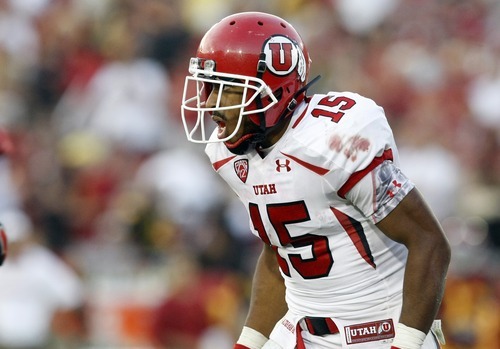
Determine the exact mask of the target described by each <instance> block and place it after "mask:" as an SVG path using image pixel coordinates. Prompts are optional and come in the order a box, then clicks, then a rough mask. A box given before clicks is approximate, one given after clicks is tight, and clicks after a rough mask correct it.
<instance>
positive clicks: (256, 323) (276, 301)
mask: <svg viewBox="0 0 500 349" xmlns="http://www.w3.org/2000/svg"><path fill="white" fill-rule="evenodd" d="M287 310H288V308H287V305H286V302H285V285H284V283H283V277H282V276H281V274H280V272H279V268H278V262H277V260H276V254H275V252H274V250H273V249H272V248H271V247H270V246H268V245H264V248H263V249H262V252H261V254H260V257H259V259H258V261H257V266H256V269H255V274H254V277H253V282H252V295H251V298H250V308H249V312H248V316H247V319H246V322H245V327H244V329H243V332H242V335H241V336H240V338H239V340H238V344H237V345H236V346H235V348H251V349H257V348H260V347H262V345H263V344H264V343H265V341H267V338H268V337H269V334H270V333H271V331H272V330H273V328H274V325H275V324H276V322H278V320H279V319H281V318H282V317H283V316H284V315H285V313H286V312H287Z"/></svg>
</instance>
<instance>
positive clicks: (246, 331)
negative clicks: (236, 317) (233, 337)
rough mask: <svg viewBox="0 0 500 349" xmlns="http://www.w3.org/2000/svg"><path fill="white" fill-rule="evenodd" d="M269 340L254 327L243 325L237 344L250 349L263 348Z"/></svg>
mask: <svg viewBox="0 0 500 349" xmlns="http://www.w3.org/2000/svg"><path fill="white" fill-rule="evenodd" d="M266 342H267V337H266V336H264V335H263V334H262V333H260V332H259V331H255V330H254V329H253V328H250V327H246V326H243V330H241V334H240V338H238V341H237V342H236V343H237V344H241V345H244V346H245V347H248V348H250V349H261V348H262V347H263V346H264V344H265V343H266Z"/></svg>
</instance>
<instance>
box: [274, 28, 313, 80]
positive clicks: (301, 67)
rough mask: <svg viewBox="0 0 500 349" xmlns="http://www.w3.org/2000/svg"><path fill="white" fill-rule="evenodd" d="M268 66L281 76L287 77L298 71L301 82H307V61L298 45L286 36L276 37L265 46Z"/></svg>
mask: <svg viewBox="0 0 500 349" xmlns="http://www.w3.org/2000/svg"><path fill="white" fill-rule="evenodd" d="M264 53H265V54H266V65H267V67H268V68H269V70H270V71H271V72H272V73H273V74H275V75H279V76H285V75H288V74H290V73H291V72H292V71H294V70H295V69H297V73H298V74H299V77H300V80H301V81H305V80H306V63H307V62H306V59H305V57H304V54H303V53H302V50H301V49H300V47H299V46H298V45H297V43H296V42H295V41H293V40H291V39H289V38H287V37H286V36H283V35H275V36H272V37H270V38H269V40H267V41H266V43H265V44H264Z"/></svg>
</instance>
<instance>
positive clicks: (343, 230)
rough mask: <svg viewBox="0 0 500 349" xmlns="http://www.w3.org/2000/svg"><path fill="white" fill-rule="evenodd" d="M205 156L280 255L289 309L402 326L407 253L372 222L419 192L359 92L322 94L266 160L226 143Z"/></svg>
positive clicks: (302, 109) (380, 117)
mask: <svg viewBox="0 0 500 349" xmlns="http://www.w3.org/2000/svg"><path fill="white" fill-rule="evenodd" d="M215 133H216V131H215V132H214V134H213V135H212V137H216V134H215ZM206 153H207V155H208V156H209V158H210V160H211V162H212V165H213V167H214V169H215V170H216V171H217V172H218V173H219V174H220V175H221V176H222V177H223V178H224V180H225V181H226V182H227V183H228V184H229V186H230V187H231V188H232V189H233V190H234V191H235V192H236V194H237V195H238V197H239V198H240V200H241V201H242V202H243V204H244V205H245V207H246V209H247V210H248V214H249V217H250V227H251V230H252V231H253V232H254V234H255V235H257V236H258V237H260V238H261V239H262V240H263V241H264V243H266V244H269V245H271V246H272V247H273V248H274V250H275V251H276V253H277V259H278V262H279V266H280V270H281V273H282V275H283V278H284V280H285V284H286V290H287V291H286V301H287V303H288V307H289V309H290V311H292V312H293V313H295V314H298V315H301V316H316V317H332V318H335V319H338V320H339V322H341V323H344V322H347V323H352V322H356V321H362V320H367V321H368V320H369V319H380V318H393V319H394V320H395V321H397V319H398V317H399V312H400V307H401V302H402V293H401V292H402V291H401V288H402V282H403V274H404V266H405V262H406V256H407V250H406V248H405V247H404V246H403V245H401V244H398V243H396V242H394V241H392V240H391V239H389V238H388V237H387V236H385V235H384V234H383V233H382V232H381V231H380V230H379V229H378V228H377V227H376V226H375V223H376V222H378V221H379V220H381V219H383V218H384V217H385V216H386V215H387V214H388V213H389V212H390V211H391V210H392V209H393V208H394V207H396V206H397V204H398V203H399V202H400V201H401V200H402V198H404V196H406V194H407V193H408V192H409V191H410V190H411V189H412V188H413V184H412V183H411V182H410V181H409V180H408V179H407V178H406V177H405V176H404V175H403V174H402V173H401V172H400V171H399V170H398V168H397V163H398V159H397V149H396V145H395V142H394V139H393V135H392V131H391V129H390V127H389V125H388V122H387V120H386V117H385V114H384V111H383V109H382V108H381V107H379V106H378V105H376V104H375V103H374V102H373V101H372V100H370V99H367V98H365V97H362V96H360V95H358V94H355V93H349V92H341V93H340V92H330V93H328V94H326V95H325V94H317V95H314V96H312V97H308V98H307V99H306V101H304V102H302V103H301V104H300V105H299V107H298V108H297V109H296V111H295V113H294V115H293V116H292V120H291V122H290V124H289V127H288V130H287V132H286V133H285V134H284V135H283V137H282V138H281V139H280V140H279V141H278V142H277V143H276V144H275V145H274V146H273V147H272V148H271V149H268V150H267V151H266V153H267V155H265V156H263V155H262V154H259V152H257V151H252V152H250V153H249V154H245V155H234V154H232V153H231V152H229V151H228V150H227V149H226V147H225V145H224V144H223V143H209V144H208V145H207V147H206Z"/></svg>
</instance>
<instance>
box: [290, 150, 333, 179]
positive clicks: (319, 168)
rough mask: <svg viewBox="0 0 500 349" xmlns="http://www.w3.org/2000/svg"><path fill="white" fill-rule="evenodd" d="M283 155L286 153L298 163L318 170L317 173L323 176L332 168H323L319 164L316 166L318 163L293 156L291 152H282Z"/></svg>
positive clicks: (315, 170)
mask: <svg viewBox="0 0 500 349" xmlns="http://www.w3.org/2000/svg"><path fill="white" fill-rule="evenodd" d="M281 154H283V155H285V156H286V157H288V158H290V159H292V160H293V161H295V162H297V163H298V164H300V165H302V166H304V167H305V168H307V169H309V170H311V171H313V172H316V173H317V174H319V175H321V176H324V175H325V174H327V173H328V172H329V171H330V170H328V169H326V168H323V167H319V166H316V165H313V164H311V163H309V162H305V161H304V160H301V159H299V158H296V157H295V156H292V155H290V154H285V153H283V152H282V153H281Z"/></svg>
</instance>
